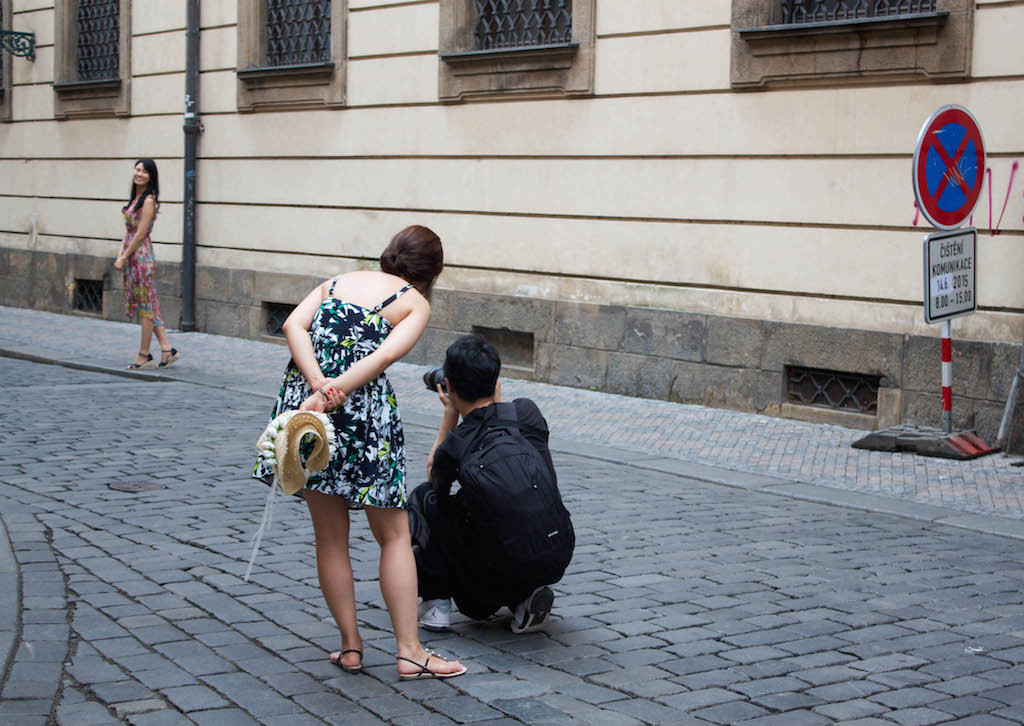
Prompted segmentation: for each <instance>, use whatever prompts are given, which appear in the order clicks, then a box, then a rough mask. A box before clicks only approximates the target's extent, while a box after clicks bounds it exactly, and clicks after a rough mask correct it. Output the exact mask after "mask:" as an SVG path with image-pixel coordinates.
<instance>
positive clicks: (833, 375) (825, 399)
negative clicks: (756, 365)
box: [786, 366, 882, 414]
mask: <svg viewBox="0 0 1024 726" xmlns="http://www.w3.org/2000/svg"><path fill="white" fill-rule="evenodd" d="M881 378H882V377H881V376H870V375H866V374H863V373H841V372H839V371H826V370H820V369H816V368H801V367H799V366H787V367H786V397H787V399H788V400H789V402H790V403H796V404H799V405H802V406H815V407H818V408H830V409H835V410H840V411H855V412H857V413H866V414H876V413H878V385H879V382H880V381H881Z"/></svg>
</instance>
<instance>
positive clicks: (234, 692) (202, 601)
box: [0, 329, 1024, 726]
mask: <svg viewBox="0 0 1024 726" xmlns="http://www.w3.org/2000/svg"><path fill="white" fill-rule="evenodd" d="M130 330H137V329H130ZM229 342H230V341H229ZM238 343H239V344H241V343H244V341H238ZM127 350H129V351H130V348H128V349H127ZM279 350H280V349H279ZM282 354H283V352H282V353H279V355H282ZM283 357H286V356H283ZM282 363H283V360H282ZM279 368H280V366H276V367H275V369H274V370H273V371H271V372H269V373H267V376H268V377H271V378H272V377H276V375H277V374H278V369H279ZM183 370H187V369H185V368H184V367H183ZM207 370H210V369H207ZM225 373H228V372H227V371H226V372H225ZM263 373H266V372H263ZM242 383H244V382H241V381H239V385H238V386H237V387H236V389H235V390H230V389H228V388H226V387H213V386H212V385H196V383H194V382H183V381H180V380H179V381H168V380H162V381H161V380H146V379H142V378H137V379H134V380H133V379H128V378H125V377H123V376H113V375H108V374H106V373H101V372H91V371H79V370H69V369H68V368H65V367H57V366H51V365H43V364H41V363H35V362H29V361H24V360H13V359H9V358H0V389H2V390H3V393H4V401H5V406H4V408H3V412H2V414H0V443H2V445H3V451H4V454H3V457H2V460H0V511H2V514H3V523H4V526H5V528H6V531H7V536H8V538H9V541H10V544H11V547H12V551H13V558H11V557H9V556H8V557H6V558H5V553H4V552H3V550H4V545H3V542H2V539H3V538H0V580H2V582H3V583H4V587H3V588H2V590H0V601H2V605H3V607H2V608H0V657H2V656H4V655H5V654H8V667H7V670H6V671H5V672H4V682H3V686H2V692H0V699H2V700H0V721H2V722H3V723H9V724H18V725H21V724H45V723H52V722H56V723H59V724H63V725H69V726H70V725H79V724H81V725H83V726H84V725H91V724H104V723H124V722H127V723H131V724H140V725H150V724H152V725H154V726H155V725H163V724H179V723H180V724H190V723H196V724H200V725H201V726H215V725H221V724H252V723H261V724H289V725H291V724H299V725H301V724H307V723H309V724H313V723H337V724H346V725H352V726H363V725H369V724H381V723H390V724H396V725H399V726H403V725H406V724H409V725H416V726H421V725H422V726H434V725H435V724H438V725H439V724H451V723H473V724H494V725H495V726H496V725H497V724H514V723H527V724H594V725H595V726H603V725H608V726H613V725H615V726H617V725H626V724H729V723H740V722H747V723H750V724H780V725H783V726H790V725H792V726H802V725H804V724H808V725H809V724H826V723H846V724H857V725H858V726H870V725H880V724H902V725H904V726H909V725H911V724H917V725H923V724H934V723H960V724H969V725H971V726H983V725H984V726H995V725H998V724H1008V723H1024V667H1022V665H1021V664H1024V588H1022V586H1021V581H1022V578H1024V551H1022V549H1021V547H1020V543H1019V541H1017V540H1015V539H1011V538H1004V537H998V536H992V535H989V534H985V533H984V532H979V531H976V529H978V527H975V528H972V529H967V528H963V526H961V527H951V526H946V525H945V524H942V523H941V522H939V521H932V520H936V519H941V518H940V517H938V515H935V516H931V515H929V514H928V510H927V507H926V506H925V505H921V506H920V507H917V510H918V511H917V516H916V518H915V517H913V516H912V517H905V516H894V515H893V514H889V513H886V512H884V511H863V509H854V508H849V507H839V506H828V505H825V504H820V503H815V502H810V501H802V500H801V499H794V498H793V497H792V496H779V495H777V494H775V493H771V491H767V490H764V489H763V488H762V487H761V485H762V484H763V483H764V481H763V480H766V479H767V478H768V477H763V476H762V477H760V478H758V477H757V476H756V475H754V474H741V473H734V474H732V475H730V474H729V473H728V472H724V470H721V471H720V473H719V474H717V475H715V476H720V477H722V478H723V479H729V477H730V476H733V480H732V481H731V482H730V481H726V482H725V483H731V486H721V485H717V484H714V483H709V481H708V479H710V478H713V472H711V468H712V467H710V466H708V467H705V469H706V470H707V471H706V473H707V476H705V477H702V478H703V479H705V480H704V481H701V480H698V478H695V477H694V476H693V474H694V472H695V471H698V470H695V469H688V468H687V467H686V466H683V465H682V464H681V463H679V462H676V464H672V462H671V461H669V460H668V459H667V458H666V459H662V460H661V462H662V463H661V464H652V461H653V460H652V459H651V458H650V457H649V456H648V457H647V458H643V457H639V456H636V457H634V460H633V461H630V460H628V459H629V457H628V456H627V457H623V456H622V455H621V452H618V453H617V450H615V449H612V448H608V447H599V446H596V445H594V444H592V443H587V442H576V443H573V441H572V440H571V439H570V437H569V436H567V432H565V431H564V430H561V429H559V428H558V427H557V426H556V425H555V424H554V422H555V421H556V420H557V418H558V415H559V414H558V412H552V415H551V416H550V418H551V419H552V421H553V428H554V429H555V435H556V437H558V438H559V440H560V445H559V447H558V450H557V451H556V453H555V462H556V466H557V467H558V470H559V475H560V485H561V487H562V491H563V494H564V496H565V499H566V504H567V506H568V507H569V509H570V511H571V512H572V513H573V517H574V522H575V526H576V531H577V550H576V557H575V559H574V561H573V563H572V565H571V566H570V569H569V571H568V573H567V575H566V577H565V578H564V580H563V581H562V582H561V583H560V584H559V585H558V586H557V587H556V588H555V589H556V593H557V597H556V600H555V611H554V614H553V619H552V620H551V621H550V623H549V624H548V626H547V627H546V628H545V629H544V631H543V632H540V633H535V634H532V635H524V636H515V635H513V634H512V633H511V632H510V631H509V630H508V628H507V616H506V617H504V618H501V617H499V618H496V619H495V620H494V621H493V622H489V623H472V622H466V621H457V622H456V624H455V628H454V630H455V632H454V633H452V634H441V635H436V634H435V635H432V634H427V633H423V635H424V640H425V642H427V643H428V646H429V647H431V648H434V649H437V650H439V651H441V652H442V653H445V654H450V655H454V656H457V657H459V658H460V659H462V660H463V662H464V663H466V665H467V666H468V667H469V668H470V673H469V674H468V675H466V676H463V677H461V678H457V679H454V680H452V681H448V682H422V681H418V682H417V681H414V682H407V683H400V682H399V681H398V679H397V674H396V671H395V660H394V643H393V639H392V636H391V634H390V623H389V621H388V617H387V613H386V611H385V610H384V609H383V603H382V600H381V597H380V593H379V590H378V587H377V582H376V570H377V554H378V548H377V546H376V544H375V543H374V542H373V539H372V537H371V536H370V533H369V530H368V528H367V526H366V523H365V518H363V517H362V516H361V515H356V516H355V517H354V518H353V522H354V527H353V541H352V548H351V549H352V556H353V564H354V567H355V571H356V577H357V586H356V597H357V600H358V601H359V606H360V619H361V624H362V634H363V638H364V644H365V650H366V661H365V662H366V664H367V666H368V667H367V669H366V672H365V673H364V674H362V675H351V674H348V673H344V672H342V671H340V670H339V669H338V668H336V667H335V666H333V665H331V664H330V663H329V662H328V661H327V660H326V651H328V650H329V649H334V648H337V646H338V635H337V632H336V629H335V627H334V625H333V623H332V621H331V620H330V617H329V615H328V612H327V610H326V607H325V606H324V603H323V600H322V598H321V595H320V592H319V589H318V587H317V581H316V571H315V563H314V558H313V548H312V540H313V537H312V528H311V526H310V524H309V517H308V515H307V513H306V512H305V508H304V506H303V505H302V503H301V502H298V501H289V502H285V503H282V504H279V505H278V508H277V511H276V513H275V521H274V525H273V528H272V530H271V531H270V533H269V535H268V536H267V537H265V538H264V544H263V548H262V552H261V555H260V557H259V559H258V560H257V566H256V570H255V571H254V575H253V578H252V580H251V581H250V582H249V583H245V582H243V581H242V580H241V574H242V572H243V571H244V568H245V563H246V560H247V557H248V553H249V547H250V544H249V538H250V536H251V535H252V533H253V531H254V529H255V527H256V524H257V522H258V519H259V516H260V511H261V509H262V506H263V499H264V490H263V488H262V487H261V486H259V485H258V484H256V483H255V482H253V481H252V480H250V479H249V478H248V476H247V473H248V469H249V466H250V464H251V461H252V454H253V450H254V449H253V442H254V439H255V437H256V435H257V434H258V433H259V431H260V430H261V429H262V427H263V426H264V424H265V423H266V415H267V412H268V409H269V398H268V394H269V393H272V391H267V390H263V391H262V392H260V394H259V395H256V392H255V391H246V390H243V389H244V388H245V387H246V386H244V385H242ZM250 384H251V382H250ZM251 385H253V386H255V384H251ZM513 387H514V386H513ZM264 388H265V386H264ZM549 388H550V387H549ZM570 393H578V392H570ZM565 395H569V393H567V394H565ZM542 407H543V404H542ZM413 410H414V411H415V407H413ZM429 423H430V419H429V418H428V417H427V416H426V414H425V411H424V413H423V414H418V413H413V414H410V415H408V416H407V417H406V434H407V440H408V446H409V461H410V480H411V481H416V480H417V479H419V478H420V477H419V476H418V475H417V472H418V471H419V470H420V469H422V462H423V461H424V460H425V457H426V453H427V450H428V447H429V444H430V443H431V442H432V440H433V436H434V431H433V430H432V429H431V428H429V425H428V424H429ZM616 457H618V458H619V459H622V460H621V461H616V460H615V459H616ZM673 468H674V469H675V470H676V472H678V473H673V471H672V470H673ZM1016 471H1017V472H1019V471H1020V470H1019V469H1017V470H1016ZM766 473H768V472H766ZM687 474H689V475H687ZM116 482H131V483H142V484H158V485H161V486H162V488H159V489H152V490H145V491H140V492H137V493H131V492H122V491H117V490H114V489H111V488H110V484H112V483H116ZM782 483H783V482H780V484H782ZM798 485H799V482H791V483H789V484H788V486H790V487H797V486H798ZM745 487H746V488H745ZM783 489H785V487H783V488H782V489H780V491H782V490H783ZM794 492H795V493H797V494H799V492H796V490H795V489H794V490H792V491H788V492H787V493H789V494H793V493H794ZM808 496H809V495H808ZM808 496H805V497H803V498H804V499H806V498H808ZM901 507H903V508H904V509H906V512H905V513H907V514H912V515H913V514H915V512H914V511H913V510H914V507H911V506H910V505H909V504H906V505H899V504H898V502H897V503H896V504H894V505H893V507H892V510H893V511H898V510H900V508H901ZM864 508H868V507H867V506H865V507H864ZM875 508H876V509H878V507H875ZM882 508H883V509H885V507H882ZM971 516H975V517H980V515H976V514H975V515H971ZM989 519H994V518H993V517H989ZM960 524H961V525H966V524H967V522H966V520H965V521H964V522H960ZM982 529H984V528H983V527H982ZM18 573H20V577H18ZM12 585H16V586H12Z"/></svg>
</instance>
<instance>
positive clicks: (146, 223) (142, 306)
mask: <svg viewBox="0 0 1024 726" xmlns="http://www.w3.org/2000/svg"><path fill="white" fill-rule="evenodd" d="M159 197H160V178H159V175H158V174H157V170H156V162H155V161H153V160H152V159H139V160H138V161H137V162H135V171H134V173H133V175H132V191H131V195H130V196H129V197H128V204H126V205H125V206H124V209H122V210H121V212H122V213H123V214H124V223H125V227H126V229H127V231H126V232H125V235H124V241H123V242H121V251H120V252H118V254H117V260H115V261H114V267H116V268H117V269H119V270H121V271H122V272H123V273H124V311H125V314H126V315H127V316H128V317H129V318H134V317H135V316H136V315H138V316H139V323H140V324H141V325H142V341H141V342H140V343H139V354H138V355H137V356H136V357H135V360H134V361H133V362H131V363H129V364H128V366H127V368H129V369H130V370H135V369H138V368H148V367H149V366H151V365H153V355H152V354H151V353H150V352H149V344H150V341H151V340H152V339H153V331H154V330H155V331H156V338H157V340H158V341H159V342H160V362H159V363H158V364H157V367H158V368H166V367H167V366H169V365H170V364H171V363H173V362H174V361H176V360H178V351H177V349H175V348H172V347H171V341H170V340H168V339H167V330H166V328H165V327H164V321H163V319H162V318H161V317H160V302H159V301H158V300H157V299H156V281H155V277H156V258H155V257H153V243H152V242H151V241H150V239H149V233H150V232H152V231H153V221H154V220H155V219H156V213H157V209H158V208H159V206H160V203H159Z"/></svg>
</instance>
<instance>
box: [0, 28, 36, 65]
mask: <svg viewBox="0 0 1024 726" xmlns="http://www.w3.org/2000/svg"><path fill="white" fill-rule="evenodd" d="M3 50H6V51H7V52H8V53H10V54H11V55H16V56H21V57H22V58H28V59H29V60H30V61H35V59H36V34H35V33H19V32H18V31H15V30H0V51H3Z"/></svg>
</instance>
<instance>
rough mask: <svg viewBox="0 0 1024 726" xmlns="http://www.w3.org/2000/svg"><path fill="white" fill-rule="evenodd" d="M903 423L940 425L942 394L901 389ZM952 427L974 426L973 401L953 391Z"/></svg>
mask: <svg viewBox="0 0 1024 726" xmlns="http://www.w3.org/2000/svg"><path fill="white" fill-rule="evenodd" d="M902 398H903V414H902V416H901V418H902V423H904V424H918V425H920V426H935V427H938V426H941V425H942V396H941V395H939V394H937V393H923V392H921V391H910V390H907V389H904V390H903V396H902ZM953 428H955V429H972V428H974V401H973V400H972V399H970V398H957V396H956V392H955V391H954V393H953Z"/></svg>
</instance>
